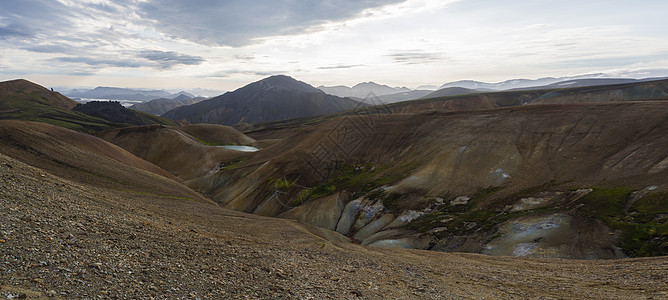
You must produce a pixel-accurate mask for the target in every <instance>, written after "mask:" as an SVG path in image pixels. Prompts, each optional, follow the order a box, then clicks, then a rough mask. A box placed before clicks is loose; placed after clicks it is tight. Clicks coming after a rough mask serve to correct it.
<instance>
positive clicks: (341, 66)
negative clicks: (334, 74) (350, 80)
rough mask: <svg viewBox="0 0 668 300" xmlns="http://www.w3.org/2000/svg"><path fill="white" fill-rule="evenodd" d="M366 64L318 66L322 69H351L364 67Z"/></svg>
mask: <svg viewBox="0 0 668 300" xmlns="http://www.w3.org/2000/svg"><path fill="white" fill-rule="evenodd" d="M362 66H364V65H338V66H328V67H318V69H320V70H333V69H350V68H357V67H362Z"/></svg>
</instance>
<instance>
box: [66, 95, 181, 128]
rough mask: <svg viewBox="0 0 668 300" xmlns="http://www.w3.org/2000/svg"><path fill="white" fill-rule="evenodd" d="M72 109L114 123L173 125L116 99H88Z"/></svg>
mask: <svg viewBox="0 0 668 300" xmlns="http://www.w3.org/2000/svg"><path fill="white" fill-rule="evenodd" d="M72 110H73V111H78V112H82V113H84V114H87V115H89V116H93V117H97V118H100V119H104V120H107V121H109V122H112V123H116V124H126V125H149V124H161V125H174V122H172V121H170V120H167V119H164V118H161V117H158V116H154V115H151V114H147V113H144V112H140V111H135V110H131V109H127V108H125V107H123V105H121V104H120V103H119V102H116V101H90V102H87V103H86V104H77V106H75V107H74V108H73V109H72Z"/></svg>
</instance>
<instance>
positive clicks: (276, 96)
mask: <svg viewBox="0 0 668 300" xmlns="http://www.w3.org/2000/svg"><path fill="white" fill-rule="evenodd" d="M361 105H363V104H362V103H360V102H358V101H355V100H352V99H348V98H341V97H337V96H332V95H328V94H325V92H323V91H321V90H318V89H316V88H315V87H313V86H311V85H309V84H307V83H304V82H302V81H298V80H295V79H294V78H292V77H289V76H284V75H277V76H271V77H268V78H265V79H263V80H260V81H257V82H253V83H251V84H249V85H246V86H244V87H242V88H239V89H237V90H235V91H233V92H228V93H225V94H223V95H220V96H218V97H214V98H212V99H209V100H205V101H202V102H199V103H196V104H193V105H188V106H182V107H177V108H175V109H173V110H170V111H168V112H167V113H165V114H164V115H163V117H166V118H169V119H172V120H186V121H188V122H190V123H211V124H222V125H239V124H244V123H247V124H254V123H260V122H267V121H275V120H283V119H290V118H299V117H310V116H317V115H324V114H329V113H335V112H339V111H344V110H350V109H353V108H356V107H359V106H361Z"/></svg>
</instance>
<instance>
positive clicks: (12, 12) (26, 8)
mask: <svg viewBox="0 0 668 300" xmlns="http://www.w3.org/2000/svg"><path fill="white" fill-rule="evenodd" d="M71 16H73V12H72V11H71V10H68V9H67V7H65V6H64V5H62V4H61V3H59V2H58V1H50V0H21V1H3V3H2V9H1V10H0V21H1V22H2V23H3V24H0V25H2V26H0V27H1V28H0V36H8V35H11V36H20V37H26V38H29V37H33V36H35V35H38V34H49V33H51V32H57V31H58V30H64V29H66V28H68V25H70V24H71V23H70V21H68V19H69V17H71Z"/></svg>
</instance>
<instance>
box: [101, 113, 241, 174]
mask: <svg viewBox="0 0 668 300" xmlns="http://www.w3.org/2000/svg"><path fill="white" fill-rule="evenodd" d="M95 135H96V136H98V137H100V138H102V139H105V140H107V141H109V142H111V143H114V144H116V145H118V146H121V147H123V148H124V149H126V150H128V151H130V152H131V153H133V154H134V155H136V156H138V157H140V158H142V159H145V160H147V161H150V162H152V163H154V164H156V165H158V166H160V167H161V168H163V169H165V170H167V171H169V172H170V173H171V174H173V175H174V176H177V177H179V178H182V179H184V180H188V179H193V178H197V177H201V176H204V175H207V174H209V173H210V172H215V171H216V170H217V169H220V168H223V167H225V166H227V163H228V162H232V161H238V160H241V159H243V158H245V157H247V156H248V155H249V154H248V153H244V152H240V151H234V150H230V149H225V148H222V147H218V146H209V145H207V144H223V145H239V144H241V145H246V144H248V143H252V142H254V140H253V139H251V138H249V137H247V136H245V135H243V134H242V133H239V132H238V131H236V130H234V129H232V128H230V127H227V126H220V125H192V126H186V127H183V128H180V127H165V126H159V125H149V126H139V127H128V128H121V129H113V130H108V131H104V132H99V133H96V134H95ZM203 142H204V143H207V144H203Z"/></svg>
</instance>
